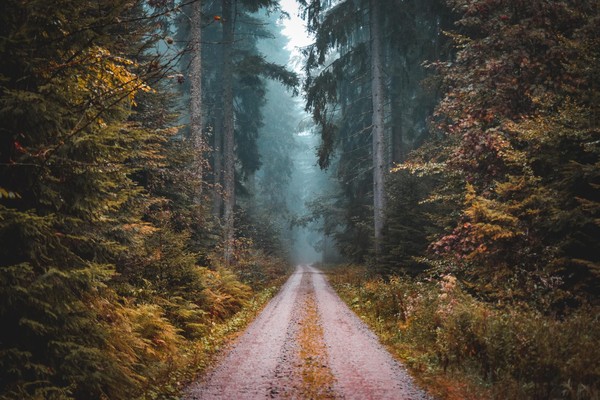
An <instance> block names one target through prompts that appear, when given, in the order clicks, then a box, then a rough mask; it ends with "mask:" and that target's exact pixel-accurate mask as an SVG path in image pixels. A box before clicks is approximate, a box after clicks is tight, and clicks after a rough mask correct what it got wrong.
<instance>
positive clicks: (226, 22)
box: [222, 0, 235, 264]
mask: <svg viewBox="0 0 600 400" xmlns="http://www.w3.org/2000/svg"><path fill="white" fill-rule="evenodd" d="M222 6H223V17H222V21H223V79H222V82H223V93H222V96H223V97H222V98H223V107H222V110H223V195H224V197H225V198H224V212H223V220H224V221H223V222H224V224H225V226H224V232H223V233H224V241H225V246H224V247H225V254H224V257H225V262H226V264H229V262H230V261H231V255H232V251H233V234H234V207H235V142H234V140H235V139H234V114H233V66H232V47H233V23H234V21H233V19H234V15H233V7H232V0H222Z"/></svg>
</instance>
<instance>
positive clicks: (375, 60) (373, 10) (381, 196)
mask: <svg viewBox="0 0 600 400" xmlns="http://www.w3.org/2000/svg"><path fill="white" fill-rule="evenodd" d="M377 3H378V2H377V1H376V0H370V1H369V11H370V12H369V16H370V18H369V19H370V21H369V28H370V34H371V98H372V102H373V119H372V124H373V133H372V135H373V213H374V214H373V217H374V218H373V219H374V228H375V255H376V256H377V257H379V255H380V254H381V241H382V234H383V224H384V212H385V203H386V201H385V172H386V171H385V170H386V162H385V126H384V123H385V119H384V117H385V115H384V114H385V110H384V107H385V101H384V100H385V99H384V91H383V56H382V40H381V39H382V38H381V17H380V15H379V14H380V11H379V6H378V4H377Z"/></svg>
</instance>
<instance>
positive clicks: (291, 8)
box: [279, 0, 312, 71]
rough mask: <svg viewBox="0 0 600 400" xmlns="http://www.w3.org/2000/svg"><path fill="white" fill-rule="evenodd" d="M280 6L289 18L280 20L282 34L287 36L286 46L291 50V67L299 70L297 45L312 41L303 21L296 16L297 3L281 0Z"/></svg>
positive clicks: (304, 44)
mask: <svg viewBox="0 0 600 400" xmlns="http://www.w3.org/2000/svg"><path fill="white" fill-rule="evenodd" d="M279 4H280V5H281V8H282V9H283V10H284V11H286V12H287V13H288V14H289V15H290V19H284V20H282V24H283V26H284V28H283V34H284V35H285V36H287V37H288V38H289V40H290V41H289V43H288V45H287V46H286V48H287V49H288V50H289V51H291V53H292V56H291V62H290V64H291V67H292V68H294V69H296V70H297V71H299V69H300V52H299V51H298V48H299V47H304V46H307V45H309V44H310V43H311V42H312V39H311V38H310V37H309V36H308V33H307V32H306V29H305V27H304V21H302V19H301V18H300V17H299V16H298V12H299V11H298V3H296V0H281V1H280V2H279Z"/></svg>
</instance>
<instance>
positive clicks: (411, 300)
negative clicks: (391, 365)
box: [325, 265, 600, 399]
mask: <svg viewBox="0 0 600 400" xmlns="http://www.w3.org/2000/svg"><path fill="white" fill-rule="evenodd" d="M325 270H326V271H327V272H328V277H329V281H330V282H331V283H332V284H333V286H334V287H335V289H336V291H337V292H338V293H339V294H340V296H341V297H342V299H344V301H345V302H346V303H347V304H348V305H349V306H350V307H351V308H352V309H353V310H354V311H355V312H356V313H357V314H358V315H359V316H360V317H361V318H362V319H363V320H364V321H365V322H366V323H367V324H368V325H369V326H370V327H371V328H372V329H373V330H374V331H375V332H376V333H377V334H378V336H379V337H380V339H381V341H382V343H384V344H385V345H386V346H388V348H389V349H390V351H392V353H393V354H394V355H395V356H396V357H398V358H399V359H400V360H401V361H402V362H404V363H405V364H406V365H407V366H408V367H409V369H410V370H411V371H412V372H413V375H414V376H415V377H416V378H417V379H418V380H419V381H420V382H421V384H423V385H424V386H425V387H426V388H427V389H428V390H430V392H431V393H432V394H434V395H436V396H439V398H444V399H483V398H489V399H550V398H564V399H597V398H598V397H599V396H600V387H599V385H598V382H600V370H599V369H598V360H599V359H600V347H598V343H600V321H599V320H598V310H597V309H592V308H587V307H585V308H580V309H578V310H576V311H574V312H572V313H569V314H568V315H564V316H562V317H556V316H549V315H544V314H543V313H540V312H539V311H536V310H534V309H532V308H531V307H530V306H528V305H527V304H526V303H519V304H512V305H511V306H510V307H507V306H502V305H493V304H490V303H486V302H482V301H479V300H477V299H476V298H475V297H473V296H472V295H470V294H469V293H468V291H467V290H465V287H464V286H463V285H462V284H461V283H460V282H459V281H457V279H456V278H455V277H454V276H452V275H444V276H438V277H435V276H423V277H421V278H420V279H416V280H415V279H413V278H410V277H406V276H404V277H403V276H397V275H391V276H387V277H385V278H383V277H378V276H375V275H373V274H372V273H370V272H369V270H368V269H367V268H366V267H363V266H357V265H354V266H337V267H332V268H326V269H325Z"/></svg>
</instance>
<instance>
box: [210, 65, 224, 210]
mask: <svg viewBox="0 0 600 400" xmlns="http://www.w3.org/2000/svg"><path fill="white" fill-rule="evenodd" d="M219 61H221V62H222V54H221V57H220V60H219ZM215 79H216V81H217V84H220V83H218V82H223V77H222V76H221V71H220V69H219V71H217V73H216V78H215ZM221 106H222V104H219V105H218V107H215V108H216V110H215V120H214V121H215V125H214V127H213V128H214V131H213V139H214V143H213V185H214V188H213V205H212V207H213V209H212V214H213V216H214V217H215V219H216V220H218V219H219V218H221V212H222V208H223V110H222V109H221Z"/></svg>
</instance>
